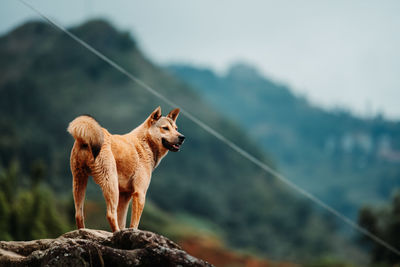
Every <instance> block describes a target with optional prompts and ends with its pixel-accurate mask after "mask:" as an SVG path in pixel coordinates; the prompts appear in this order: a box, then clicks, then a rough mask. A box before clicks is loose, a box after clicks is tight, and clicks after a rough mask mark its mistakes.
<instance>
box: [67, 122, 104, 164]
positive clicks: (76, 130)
mask: <svg viewBox="0 0 400 267" xmlns="http://www.w3.org/2000/svg"><path fill="white" fill-rule="evenodd" d="M67 131H68V132H69V133H70V134H71V135H72V136H73V137H74V138H75V140H76V141H77V142H79V143H81V144H82V145H88V146H89V149H90V150H91V151H92V154H93V157H94V158H96V157H97V155H99V153H100V149H101V145H102V144H103V141H104V134H103V130H102V129H101V126H100V124H99V123H98V122H97V121H96V120H95V119H94V118H92V117H90V116H87V115H83V116H79V117H77V118H75V119H74V120H73V121H71V122H70V123H69V125H68V129H67Z"/></svg>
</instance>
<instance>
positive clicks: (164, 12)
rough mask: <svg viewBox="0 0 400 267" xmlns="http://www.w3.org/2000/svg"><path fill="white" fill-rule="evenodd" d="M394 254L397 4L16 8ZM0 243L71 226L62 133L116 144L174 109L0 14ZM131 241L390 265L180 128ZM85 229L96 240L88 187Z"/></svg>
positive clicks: (226, 151)
mask: <svg viewBox="0 0 400 267" xmlns="http://www.w3.org/2000/svg"><path fill="white" fill-rule="evenodd" d="M27 2H28V3H31V4H32V5H33V6H34V7H36V8H37V9H39V10H40V11H41V12H43V13H44V14H46V15H48V16H49V17H50V18H52V19H54V20H55V21H57V22H59V23H60V24H62V25H64V26H66V27H68V28H69V29H70V30H71V32H73V33H74V34H76V35H77V36H78V37H79V38H82V39H83V40H84V41H86V42H87V43H89V44H90V45H92V46H93V47H94V48H96V49H97V50H99V51H100V52H102V53H104V54H105V55H106V56H108V57H110V58H111V59H112V60H114V61H115V62H117V63H118V64H120V65H121V66H123V67H124V68H126V69H127V70H128V71H129V72H130V73H132V74H133V75H135V76H136V77H138V78H139V79H141V80H142V81H144V82H145V83H147V84H148V85H150V86H151V87H153V88H155V89H156V90H158V91H159V92H160V93H162V94H163V95H165V96H167V97H168V98H169V99H171V100H173V101H174V102H176V103H177V104H179V105H180V106H182V107H183V108H184V109H186V110H188V111H190V112H191V113H192V114H194V115H195V116H196V117H198V118H200V119H201V120H202V121H204V122H206V123H207V124H208V125H210V126H211V127H212V128H214V129H215V130H217V131H218V132H220V133H222V134H223V135H224V136H226V137H228V138H229V139H230V140H232V141H233V142H235V143H236V144H237V145H239V146H240V147H242V148H244V149H245V150H246V151H248V152H250V153H251V154H252V155H254V156H255V157H257V158H258V159H260V160H262V161H263V162H265V163H266V164H268V165H269V166H271V167H272V168H273V169H275V170H277V171H278V172H279V173H282V174H284V175H285V176H286V177H287V178H288V179H289V180H290V181H292V182H293V183H295V184H297V185H299V186H300V187H301V188H303V189H304V190H306V191H308V192H310V193H312V194H313V195H315V196H316V197H318V198H320V199H321V200H323V201H324V202H325V203H327V204H328V205H329V206H331V207H333V208H334V209H336V210H338V211H339V212H340V213H342V214H343V215H345V216H347V217H349V218H351V219H352V220H354V221H356V222H358V223H359V224H360V225H361V226H362V227H365V228H366V229H368V230H369V231H370V232H371V233H373V234H375V235H376V236H378V237H379V238H381V239H383V240H385V241H386V242H388V243H389V244H391V245H392V246H394V247H395V248H397V249H400V238H398V237H399V236H400V191H399V189H400V105H399V103H398V99H399V96H400V79H399V77H400V75H399V74H400V73H399V70H400V63H399V62H400V50H399V49H398V47H400V34H399V31H398V29H399V27H400V17H399V16H398V14H399V13H400V3H399V2H398V1H385V2H376V1H350V2H349V1H335V2H333V1H330V2H328V1H312V0H310V1H279V2H276V1H256V0H251V1H226V0H224V1H218V2H215V1H211V0H206V1H177V0H174V1H161V0H158V1H153V0H151V1H137V0H135V1H120V0H118V1H93V0H85V1H78V0H73V1H68V2H60V3H59V2H54V1H50V0H36V1H27ZM0 35H1V37H0V114H1V116H0V240H30V239H38V238H50V237H56V236H58V235H60V234H62V233H64V232H66V231H69V230H73V229H75V222H74V207H73V199H72V192H71V190H72V178H71V174H70V170H69V153H70V149H71V147H72V144H73V138H72V137H71V136H69V134H68V133H67V132H66V127H67V125H68V123H69V122H70V121H71V120H72V119H73V118H74V117H75V116H78V115H80V114H91V115H92V116H94V117H95V118H96V119H97V120H98V121H99V122H100V124H101V125H102V126H103V127H105V128H107V129H108V130H109V131H110V132H112V133H120V134H122V133H126V132H128V131H130V130H131V129H133V128H134V127H136V126H137V125H138V124H139V123H141V122H142V121H143V120H144V119H145V118H146V117H147V116H148V114H150V113H151V111H153V110H154V108H155V107H156V106H158V105H161V106H162V109H163V113H164V114H167V112H169V110H170V109H172V108H173V107H170V106H168V105H166V104H165V103H163V102H162V101H161V100H160V99H158V98H156V97H154V96H153V95H151V94H150V93H148V92H147V91H146V90H144V89H143V88H142V87H140V86H138V85H137V84H135V83H132V82H131V81H130V80H129V79H128V78H127V77H126V76H124V75H122V74H121V73H120V72H118V71H117V70H116V69H114V68H112V67H111V66H110V65H108V64H107V63H105V62H104V61H102V60H101V59H99V58H98V57H96V56H95V55H93V54H91V53H90V52H89V51H88V50H87V49H85V48H83V47H82V46H81V45H79V44H78V43H76V42H75V41H73V40H72V39H71V38H70V37H68V36H66V35H65V34H64V33H62V32H61V31H59V30H58V29H56V28H54V27H53V26H51V25H49V24H48V23H46V22H44V21H43V20H42V19H40V18H39V17H38V15H36V14H35V13H34V12H33V11H32V10H30V9H29V8H27V7H26V6H25V5H23V4H22V3H21V2H20V1H13V0H5V1H2V3H1V4H0ZM178 125H179V128H180V130H181V132H182V133H183V134H185V136H187V137H188V138H187V142H185V144H184V146H183V149H182V151H181V152H180V153H170V155H168V156H167V157H166V158H165V159H164V160H163V162H162V163H161V164H160V166H159V167H158V168H157V169H156V171H155V172H154V173H153V178H152V182H151V185H150V188H149V191H148V195H147V202H146V206H145V211H144V215H143V218H142V221H141V224H140V226H139V228H141V229H146V230H151V231H154V232H156V233H159V234H163V235H166V236H167V237H169V238H171V239H172V240H174V241H176V242H178V243H179V244H180V245H181V246H182V247H183V248H184V249H186V250H187V251H188V252H189V253H191V254H192V255H194V256H197V257H200V258H203V259H206V260H208V261H209V262H211V263H213V264H215V265H217V266H367V265H369V266H395V265H396V264H400V256H399V255H396V254H394V253H393V252H391V251H389V250H388V249H386V248H384V247H382V246H380V245H378V244H377V243H375V242H373V241H372V240H371V239H369V238H367V237H365V236H362V235H360V234H359V233H358V232H355V231H354V230H353V229H352V228H351V227H349V226H348V225H347V224H345V223H344V222H343V221H341V220H338V219H337V218H336V217H333V216H332V215H331V214H330V213H328V212H327V211H326V210H324V209H321V208H320V207H319V206H317V205H315V204H314V203H313V202H311V201H310V200H308V199H306V198H304V196H302V195H300V194H299V193H298V192H296V191H294V190H292V189H291V188H289V187H287V186H286V185H285V184H284V183H282V182H281V181H279V180H277V179H276V178H275V177H273V176H272V175H270V174H268V173H266V172H264V171H263V170H261V169H260V168H259V167H257V166H256V165H254V164H253V163H251V162H249V161H247V160H246V159H245V158H243V157H242V156H241V155H239V154H237V153H236V152H235V151H233V150H232V149H231V148H229V147H227V146H226V145H225V144H223V143H221V142H220V141H219V140H218V139H216V138H215V137H213V136H211V135H210V134H208V133H207V132H205V131H204V130H203V129H201V128H199V127H198V126H197V125H196V124H194V123H193V122H192V121H190V120H189V119H187V118H186V117H184V116H183V115H182V116H180V117H179V118H178ZM85 213H86V226H87V227H88V228H96V229H105V230H109V225H108V223H107V221H106V218H105V204H104V200H103V197H102V193H101V190H100V188H99V187H98V186H97V185H95V184H94V183H93V182H92V181H91V182H90V184H89V187H88V190H87V194H86V202H85Z"/></svg>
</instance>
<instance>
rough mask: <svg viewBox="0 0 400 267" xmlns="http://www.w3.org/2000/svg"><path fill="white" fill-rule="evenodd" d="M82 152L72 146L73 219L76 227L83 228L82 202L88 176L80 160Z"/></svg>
mask: <svg viewBox="0 0 400 267" xmlns="http://www.w3.org/2000/svg"><path fill="white" fill-rule="evenodd" d="M81 154H82V153H81V152H80V151H79V150H78V149H77V148H76V147H75V146H74V148H73V150H72V153H71V172H72V188H73V189H72V190H73V196H74V203H75V220H76V226H77V227H78V229H80V228H85V222H84V213H83V204H84V201H85V191H86V185H87V181H88V178H89V175H88V172H87V167H85V166H86V165H85V163H84V161H83V160H82V158H81V157H82V155H81Z"/></svg>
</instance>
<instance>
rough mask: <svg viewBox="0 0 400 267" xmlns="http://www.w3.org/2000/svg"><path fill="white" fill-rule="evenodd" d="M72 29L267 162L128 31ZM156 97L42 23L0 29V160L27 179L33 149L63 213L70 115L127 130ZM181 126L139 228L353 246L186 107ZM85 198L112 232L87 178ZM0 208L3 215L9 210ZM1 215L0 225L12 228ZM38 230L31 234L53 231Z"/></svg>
mask: <svg viewBox="0 0 400 267" xmlns="http://www.w3.org/2000/svg"><path fill="white" fill-rule="evenodd" d="M72 31H73V32H74V33H75V34H76V35H78V36H79V37H81V38H83V39H84V40H85V41H87V42H88V43H90V44H91V45H93V46H94V47H95V48H97V49H99V50H100V51H102V52H104V53H105V54H106V55H107V56H110V57H111V58H113V59H114V60H115V61H117V62H119V63H120V64H121V65H122V66H124V67H125V68H126V69H127V70H129V71H130V72H132V73H133V74H135V75H136V76H138V77H139V78H141V79H143V80H144V81H146V82H147V83H148V84H149V85H151V86H154V87H155V88H157V89H158V90H160V93H162V94H164V95H168V96H169V97H170V98H171V99H173V100H174V101H176V102H177V103H179V104H181V105H182V106H183V107H184V108H185V109H187V110H190V111H191V112H192V113H193V114H195V115H196V116H198V117H199V118H201V119H202V120H204V121H207V123H208V124H209V125H211V126H212V127H214V128H216V129H217V131H219V132H222V133H223V134H224V135H226V136H227V137H229V138H230V139H231V140H233V141H234V142H237V143H239V144H240V145H241V146H242V147H245V148H246V150H248V151H251V152H252V153H253V154H254V155H255V156H256V157H257V158H259V159H261V160H263V161H264V162H268V163H269V164H270V165H272V166H273V163H272V161H271V160H270V159H269V158H268V157H267V156H265V154H264V153H263V152H261V150H260V149H259V148H258V145H256V144H254V143H253V142H252V141H250V139H249V138H248V136H247V135H246V134H245V133H244V132H243V131H242V130H241V129H240V128H239V127H238V126H237V125H235V124H234V123H232V121H230V120H227V119H226V118H225V117H223V116H221V115H220V114H219V113H218V112H217V111H216V110H215V109H213V108H211V107H210V106H209V105H207V104H206V103H205V102H204V101H203V100H202V99H201V98H200V97H199V96H198V95H197V94H196V93H195V92H194V91H193V90H191V88H190V87H189V86H187V85H186V84H185V83H183V82H181V81H179V80H177V79H176V78H174V77H172V76H171V75H170V74H168V73H167V72H165V71H163V70H162V69H160V68H158V67H156V66H154V65H153V64H152V63H150V62H149V61H148V60H147V59H146V58H145V57H144V56H143V55H142V54H141V52H140V51H139V50H138V48H137V44H136V43H135V42H134V41H133V40H132V39H131V38H130V37H129V35H128V34H126V33H120V32H117V31H116V30H115V29H114V28H113V27H112V26H110V25H109V24H108V23H106V22H104V21H101V20H97V21H91V22H88V23H86V24H84V25H82V26H79V27H77V28H73V29H72ZM160 104H161V106H162V108H163V111H164V113H165V112H167V111H169V109H171V107H167V106H165V105H163V103H160V101H159V100H158V99H156V98H154V97H153V96H152V95H150V94H149V93H148V92H146V91H144V90H143V89H142V88H141V87H139V86H138V85H136V84H133V83H131V82H130V81H129V80H128V79H127V78H126V77H124V76H123V75H121V74H120V73H119V72H117V71H116V70H114V69H112V68H111V67H110V66H108V65H107V64H106V63H104V62H102V61H101V60H100V59H98V58H96V57H95V56H94V55H92V54H90V53H88V52H87V51H86V50H85V49H84V48H82V47H81V46H79V45H78V44H76V43H75V42H74V41H73V40H71V39H70V38H68V37H67V36H65V35H64V34H63V33H61V32H58V31H56V30H55V29H53V28H52V27H50V26H48V25H47V24H44V23H40V22H30V23H27V24H25V25H23V26H21V27H19V28H17V29H15V30H14V31H12V32H11V33H9V34H7V35H6V36H3V37H1V38H0V114H1V116H0V128H1V129H2V130H1V131H0V162H1V163H2V164H3V165H4V166H10V164H11V162H12V161H13V160H14V159H17V160H18V161H19V162H20V166H21V169H20V173H21V175H23V176H24V175H26V173H29V168H27V166H29V164H30V163H31V162H34V161H35V160H36V159H37V158H41V159H42V161H43V164H45V165H46V166H47V168H46V173H45V175H44V181H43V182H44V183H45V184H46V185H48V186H49V187H50V188H51V189H52V190H54V191H55V192H56V193H55V194H57V196H62V197H65V198H66V199H69V201H66V202H65V204H64V207H63V208H60V209H59V210H60V212H65V214H69V217H70V219H69V221H70V220H71V217H72V218H73V216H72V213H71V209H70V207H71V201H70V199H71V198H70V197H71V193H70V192H71V175H70V171H69V151H70V149H71V147H72V144H73V139H72V137H70V136H69V135H68V134H67V132H66V130H65V129H66V127H67V125H68V123H69V122H70V121H71V120H72V119H73V118H74V117H75V116H77V115H80V114H91V115H92V116H94V117H95V118H96V119H97V120H98V121H99V122H100V124H101V125H103V126H104V127H106V128H107V129H109V131H110V132H112V133H125V132H127V131H130V130H131V129H132V128H134V127H135V126H136V125H138V124H139V123H141V122H142V121H143V120H144V119H145V118H146V117H147V116H148V114H149V113H150V112H151V111H152V110H153V109H154V108H155V107H156V106H158V105H160ZM178 125H179V127H180V131H181V132H182V133H184V134H185V136H186V137H187V141H186V142H185V144H184V146H183V149H182V152H180V153H175V154H174V153H170V154H169V155H168V156H167V157H166V158H165V159H164V160H163V162H162V163H161V164H160V166H159V167H158V168H157V170H156V171H155V173H154V174H153V178H152V182H151V185H150V188H149V193H148V199H149V201H151V203H153V204H154V207H156V208H153V207H152V206H151V205H150V206H146V208H145V212H146V213H145V214H144V215H143V216H144V218H143V221H142V225H143V227H145V228H147V229H151V230H153V231H155V232H158V233H161V231H165V232H166V233H168V234H170V235H171V236H179V234H180V233H181V232H182V231H178V230H177V229H179V228H184V227H182V224H188V223H191V224H192V225H194V226H198V225H199V222H200V228H202V229H205V230H207V231H211V232H217V233H218V235H220V236H221V238H222V239H223V240H224V242H226V243H227V244H228V245H229V246H231V247H234V248H238V249H245V250H248V251H253V252H256V253H258V254H262V255H265V256H267V257H269V258H273V259H285V260H290V259H296V260H299V261H300V260H301V261H302V260H306V259H313V258H316V257H320V256H321V257H322V256H325V255H334V256H338V255H339V256H341V255H343V253H342V252H343V251H346V253H350V254H351V253H353V252H354V253H355V254H354V255H356V254H357V253H358V252H359V251H358V249H356V248H355V247H354V246H353V245H351V244H350V243H349V242H347V241H346V240H344V238H342V237H340V236H339V235H338V234H337V232H336V226H335V223H334V220H333V219H332V218H331V217H329V216H328V215H326V214H323V213H321V212H320V211H316V210H314V209H313V208H311V206H310V204H309V203H308V202H307V201H305V200H302V199H300V197H299V196H297V195H294V194H293V192H292V191H289V190H287V189H286V188H285V187H284V186H283V185H281V183H280V182H278V181H277V180H275V179H274V178H273V177H270V176H269V175H267V174H265V173H264V172H262V171H261V170H259V169H258V168H257V167H256V166H254V165H253V164H252V163H249V162H247V161H245V160H244V159H243V158H242V157H241V156H240V155H237V154H236V153H234V152H233V151H232V150H230V149H229V148H227V147H226V146H224V145H223V144H222V143H220V142H219V141H218V140H217V139H215V138H214V137H212V136H210V135H208V134H207V133H206V132H204V131H203V130H202V129H200V128H198V127H197V126H196V125H194V124H193V123H192V122H191V121H189V120H188V119H186V118H185V117H184V116H180V117H179V118H178ZM22 188H24V187H22ZM21 190H22V189H21ZM46 190H47V191H41V193H40V196H41V197H44V196H46V197H48V198H47V199H46V201H42V200H41V201H42V202H46V203H54V202H53V201H52V200H51V199H50V196H51V193H50V191H49V190H48V189H46ZM31 194H33V195H31V196H29V197H28V196H24V197H22V196H23V195H24V194H22V193H21V199H22V200H21V201H25V202H28V203H31V202H35V201H34V200H33V199H34V198H35V196H34V193H31ZM87 195H88V198H89V201H88V202H87V209H88V211H90V212H97V214H100V215H98V216H90V215H88V216H87V222H88V223H87V225H88V226H89V227H94V226H96V225H99V224H102V225H103V227H105V228H106V229H109V228H108V226H107V224H106V223H102V222H104V221H103V220H105V217H104V211H103V210H102V209H101V208H100V209H98V208H97V207H98V204H97V205H92V206H91V204H90V203H91V201H92V202H93V201H95V202H96V203H97V202H98V201H99V203H103V200H102V196H101V192H100V191H99V189H98V187H97V186H95V185H93V183H91V184H90V186H89V188H88V192H87ZM4 198H6V199H8V197H7V196H3V197H1V198H0V199H2V201H1V202H0V203H2V204H1V205H5V204H4V203H6V202H5V201H4ZM25 202H24V203H25ZM42 202H41V203H42ZM55 203H57V202H55ZM49 205H50V204H49ZM5 206H6V205H5ZM48 208H49V209H51V208H50V207H48ZM1 210H2V212H4V213H7V214H8V211H7V208H4V209H1ZM68 212H69V213H68ZM48 213H50V211H49V212H48ZM89 214H90V213H89ZM32 216H34V215H32ZM89 217H90V218H89ZM60 218H61V217H60ZM93 220H95V221H96V222H93ZM4 221H5V220H3V219H2V220H1V222H2V223H3V222H4ZM66 221H68V220H66ZM97 221H99V222H97ZM178 221H179V223H176V222H178ZM193 221H195V222H196V223H192V222H193ZM182 222H183V223H182ZM5 224H6V225H4V226H2V227H6V228H7V227H10V224H8V223H5ZM173 226H174V227H175V229H173V228H172V227H173ZM214 226H215V227H214ZM192 227H193V226H192ZM41 229H42V228H40V227H39V230H38V233H39V234H38V235H35V236H39V235H40V236H41V237H47V236H50V235H52V234H53V233H54V232H50V233H44V232H43V231H41ZM35 231H36V230H35ZM52 231H53V230H52ZM59 231H61V228H60V229H59ZM187 232H188V231H187ZM5 233H7V231H5ZM30 237H31V236H29V235H25V236H20V237H14V236H10V238H25V239H26V238H30Z"/></svg>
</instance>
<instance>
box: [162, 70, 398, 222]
mask: <svg viewBox="0 0 400 267" xmlns="http://www.w3.org/2000/svg"><path fill="white" fill-rule="evenodd" d="M168 69H169V71H171V72H172V73H174V74H175V75H176V77H178V78H180V79H183V80H185V81H186V82H188V83H189V84H190V85H191V86H192V87H193V88H195V89H196V90H197V92H198V93H199V94H201V95H202V96H204V97H205V98H206V99H207V100H208V101H209V102H211V103H213V104H214V108H216V109H218V110H219V111H220V112H222V113H224V114H225V115H226V116H228V117H230V118H231V119H233V120H235V122H238V123H239V124H240V125H241V126H242V127H245V128H246V129H247V132H248V133H250V135H251V136H252V137H254V138H255V140H256V141H257V143H258V144H260V146H261V147H262V148H263V149H264V151H268V152H269V153H270V155H272V156H273V157H274V158H275V159H276V160H277V162H278V166H279V170H280V171H281V172H283V173H285V174H286V175H287V176H288V177H289V179H291V180H292V181H294V182H295V183H296V184H298V185H300V186H301V187H303V188H304V189H306V190H309V191H311V192H312V193H314V194H315V195H317V196H318V197H319V198H321V199H323V200H325V201H326V202H327V203H329V204H330V205H332V206H333V207H335V208H336V209H338V210H340V211H341V212H343V213H345V214H346V215H348V216H350V217H352V218H356V215H357V212H358V210H359V209H360V208H361V207H362V206H363V205H366V204H372V203H381V202H383V201H388V200H389V199H390V196H391V195H392V193H393V190H394V189H396V188H398V187H400V179H399V177H400V122H394V121H388V120H385V119H384V117H383V116H382V115H376V116H374V117H373V118H367V119H363V118H359V117H357V116H354V115H352V114H351V113H350V112H348V111H346V110H344V109H336V110H324V109H322V108H319V107H316V106H314V105H312V104H310V103H309V101H308V100H307V99H306V98H305V97H301V96H298V95H295V94H294V93H293V92H292V90H291V89H290V88H289V87H287V86H284V85H281V84H278V83H276V82H273V81H271V80H270V79H268V78H265V77H263V75H261V74H260V73H259V72H258V71H257V70H256V69H255V68H253V67H251V66H249V65H244V64H237V65H234V66H232V67H231V69H230V70H229V71H228V72H227V74H226V75H222V76H219V75H217V74H215V73H214V72H212V71H211V70H207V69H201V68H196V67H192V66H185V65H174V66H170V67H169V68H168Z"/></svg>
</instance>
